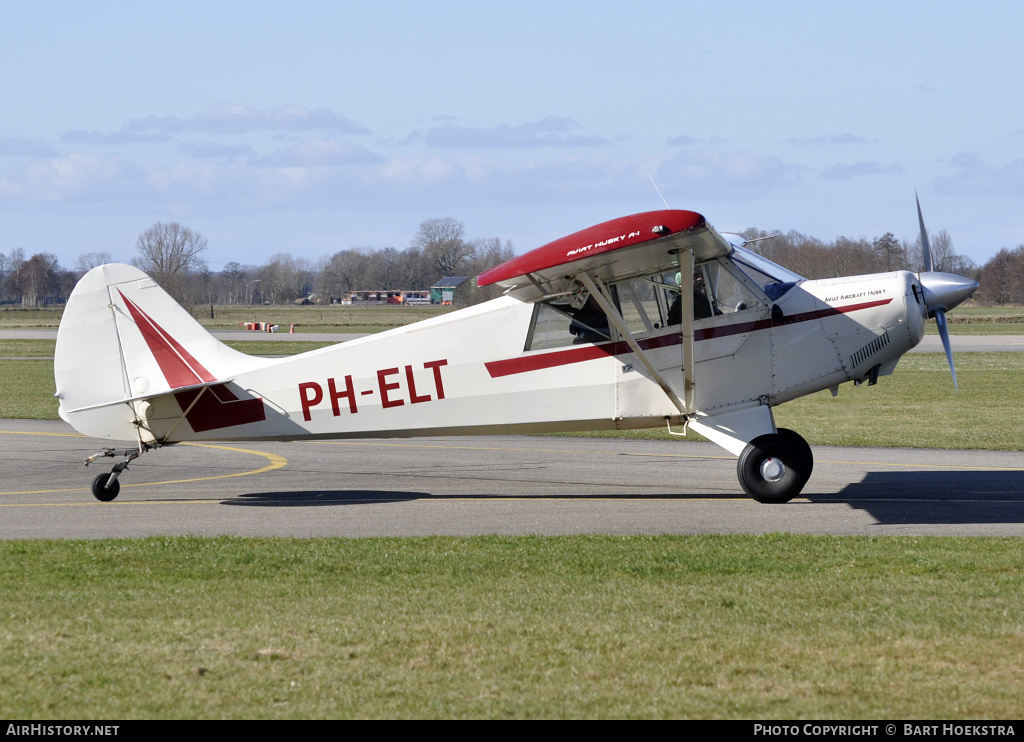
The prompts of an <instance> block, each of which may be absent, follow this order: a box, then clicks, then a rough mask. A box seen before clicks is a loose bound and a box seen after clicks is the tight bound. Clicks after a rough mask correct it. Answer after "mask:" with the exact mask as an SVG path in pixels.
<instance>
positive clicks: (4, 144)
mask: <svg viewBox="0 0 1024 742" xmlns="http://www.w3.org/2000/svg"><path fill="white" fill-rule="evenodd" d="M55 154H57V151H56V150H55V149H54V148H53V147H51V146H50V145H49V144H46V143H44V142H38V141H35V140H32V139H21V138H18V137H2V138H0V156H3V155H7V156H11V157H52V156H53V155H55Z"/></svg>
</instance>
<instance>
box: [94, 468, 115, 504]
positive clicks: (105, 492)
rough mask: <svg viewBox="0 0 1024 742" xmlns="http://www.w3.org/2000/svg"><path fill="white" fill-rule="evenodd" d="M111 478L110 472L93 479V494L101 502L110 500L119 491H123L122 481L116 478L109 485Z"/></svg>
mask: <svg viewBox="0 0 1024 742" xmlns="http://www.w3.org/2000/svg"><path fill="white" fill-rule="evenodd" d="M108 479H110V475H109V474H100V475H99V476H97V477H96V478H95V479H94V480H92V494H93V497H95V498H96V499H97V500H99V501H100V502H110V501H111V500H113V499H114V498H115V497H117V493H118V492H120V491H121V483H120V482H118V481H117V480H116V479H115V480H114V481H113V483H112V484H111V485H110V486H109V487H108V486H107V480H108Z"/></svg>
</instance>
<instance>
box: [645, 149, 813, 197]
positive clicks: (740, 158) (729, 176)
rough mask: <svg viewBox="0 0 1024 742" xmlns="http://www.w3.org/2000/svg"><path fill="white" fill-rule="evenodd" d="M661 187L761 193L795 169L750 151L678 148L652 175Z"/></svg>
mask: <svg viewBox="0 0 1024 742" xmlns="http://www.w3.org/2000/svg"><path fill="white" fill-rule="evenodd" d="M654 177H655V179H656V180H657V182H658V185H659V187H661V188H663V189H664V188H678V189H686V190H687V191H690V192H692V193H694V194H700V196H701V197H702V198H750V197H755V196H761V195H764V194H765V193H767V192H769V191H771V190H773V189H774V188H777V187H779V186H782V185H786V184H789V183H792V182H793V181H795V180H796V179H797V177H798V171H797V168H796V167H794V166H792V165H787V164H786V163H784V162H782V161H781V160H779V159H778V158H777V157H772V156H768V155H758V154H754V153H752V152H733V153H725V152H720V151H717V150H703V151H698V152H693V151H690V150H685V151H679V152H676V153H675V154H673V155H672V156H671V157H669V158H668V159H666V160H665V161H664V162H662V163H661V165H660V166H659V167H658V169H657V173H656V175H655V176H654Z"/></svg>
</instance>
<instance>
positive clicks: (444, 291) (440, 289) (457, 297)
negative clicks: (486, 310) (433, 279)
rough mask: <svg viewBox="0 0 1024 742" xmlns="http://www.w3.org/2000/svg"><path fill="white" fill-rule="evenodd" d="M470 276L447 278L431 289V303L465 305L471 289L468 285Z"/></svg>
mask: <svg viewBox="0 0 1024 742" xmlns="http://www.w3.org/2000/svg"><path fill="white" fill-rule="evenodd" d="M468 278H469V276H445V277H444V278H442V279H441V280H440V281H438V282H437V283H435V284H434V285H433V286H431V287H430V303H431V304H445V305H451V304H455V303H459V304H465V303H466V298H467V295H468V294H469V290H470V288H471V286H470V285H464V284H466V281H467V280H468Z"/></svg>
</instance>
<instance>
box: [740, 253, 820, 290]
mask: <svg viewBox="0 0 1024 742" xmlns="http://www.w3.org/2000/svg"><path fill="white" fill-rule="evenodd" d="M729 257H730V258H732V261H733V262H734V263H735V264H736V265H737V267H739V269H740V270H741V271H743V272H744V273H745V274H746V275H747V277H748V278H749V279H750V280H751V281H753V282H754V283H756V284H757V285H758V286H761V287H762V288H763V289H764V292H765V294H767V295H768V298H769V299H771V300H772V301H775V300H777V299H778V298H779V297H780V296H782V295H783V294H784V293H786V292H787V291H789V290H790V289H791V288H793V286H795V285H796V284H797V283H799V282H800V281H802V280H804V278H803V276H800V275H797V274H796V273H794V272H793V271H791V270H786V269H785V268H783V267H782V266H781V265H778V264H776V263H773V262H772V261H770V260H768V258H763V257H761V256H760V255H758V254H757V253H755V252H751V251H750V250H747V249H746V248H744V247H733V251H732V254H731V255H730V256H729Z"/></svg>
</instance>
